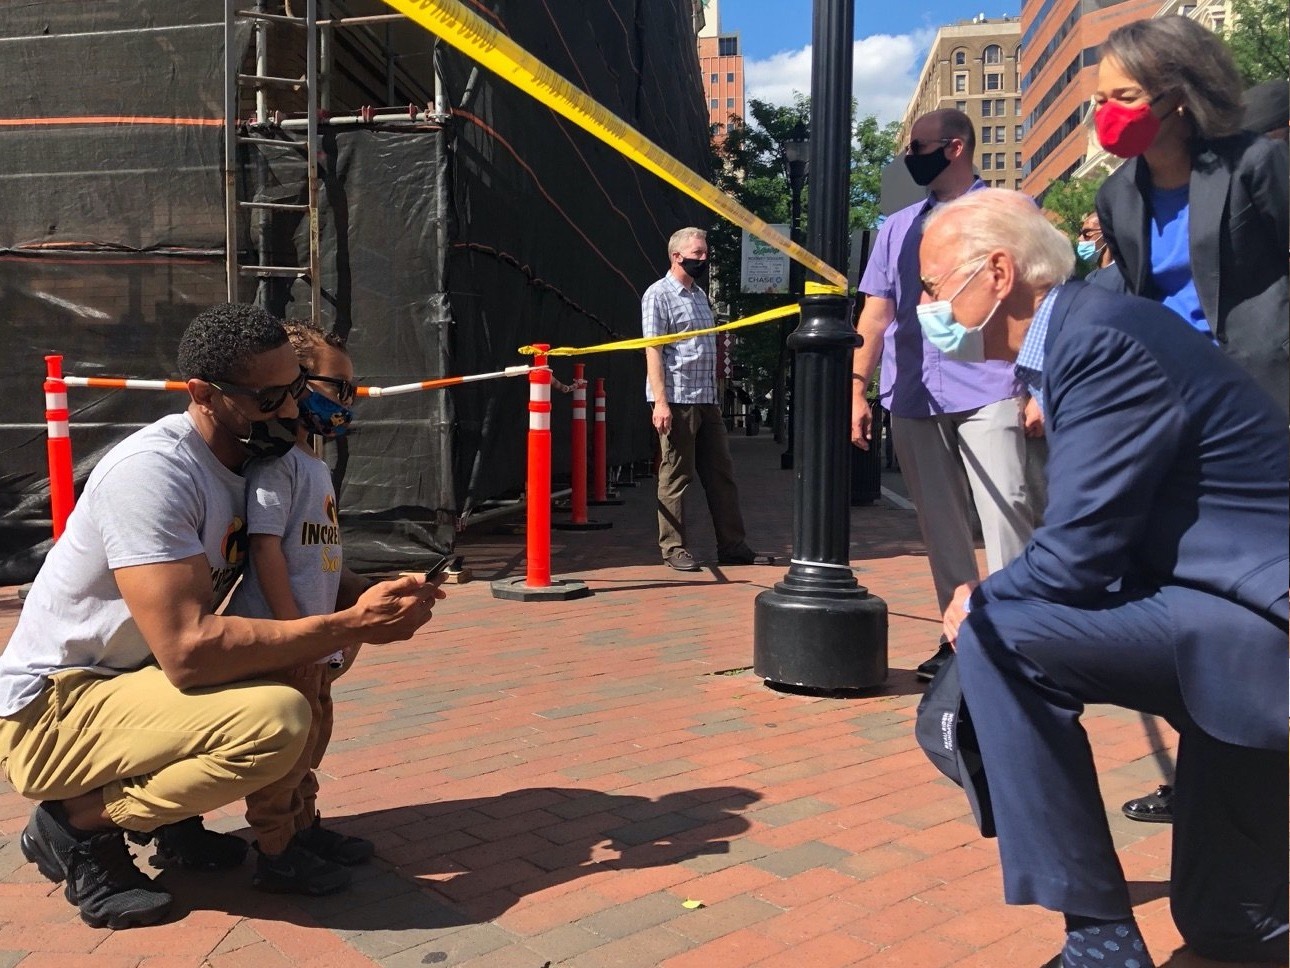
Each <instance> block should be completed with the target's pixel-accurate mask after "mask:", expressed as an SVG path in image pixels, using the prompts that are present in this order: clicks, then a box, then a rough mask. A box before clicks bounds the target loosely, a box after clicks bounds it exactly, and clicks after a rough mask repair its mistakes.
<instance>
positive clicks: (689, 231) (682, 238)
mask: <svg viewBox="0 0 1290 968" xmlns="http://www.w3.org/2000/svg"><path fill="white" fill-rule="evenodd" d="M690 239H701V240H702V241H704V242H706V241H707V240H708V233H707V232H705V231H703V229H696V228H695V227H694V226H692V225H691V226H689V227H688V228H684V229H677V230H676V231H675V232H673V233H672V237H671V238H670V239H668V240H667V257H668V258H669V259H670V258H672V253H673V252H680V251H681V246H683V245H685V243H686V242H687V241H689V240H690Z"/></svg>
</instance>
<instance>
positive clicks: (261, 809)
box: [246, 663, 334, 854]
mask: <svg viewBox="0 0 1290 968" xmlns="http://www.w3.org/2000/svg"><path fill="white" fill-rule="evenodd" d="M333 675H334V672H333V670H331V669H330V668H329V667H328V666H327V665H325V664H323V665H319V664H317V663H313V664H310V665H305V666H297V667H296V668H294V669H286V670H284V671H282V672H280V673H277V674H275V675H274V676H273V677H272V678H273V679H274V680H276V681H278V682H281V683H283V684H285V685H288V686H291V687H292V688H293V689H295V690H297V691H298V692H299V693H300V695H302V696H303V697H304V698H305V700H306V701H307V702H308V703H309V713H310V727H309V735H308V737H307V738H306V739H305V745H304V748H303V749H302V750H301V751H300V756H299V757H297V759H296V762H295V763H294V764H292V767H291V769H289V770H287V772H286V773H285V774H284V775H283V776H282V777H281V778H280V779H277V780H274V781H273V782H272V783H270V784H269V785H268V786H266V787H263V788H261V789H259V790H256V791H255V792H254V793H251V794H248V795H247V798H246V822H247V823H248V824H250V825H251V829H252V830H254V831H255V840H256V843H257V844H258V845H259V848H260V851H261V852H262V853H265V854H280V853H282V852H283V851H284V850H286V849H287V844H289V843H290V842H291V838H292V837H294V836H295V834H296V832H297V831H300V830H304V829H305V828H307V827H309V826H310V825H312V824H313V822H314V812H315V810H316V806H315V803H316V801H317V798H318V778H317V777H316V776H315V775H314V770H316V769H318V766H319V764H320V763H322V758H323V754H324V753H326V752H327V744H328V743H329V742H331V727H332V704H331V680H332V676H333Z"/></svg>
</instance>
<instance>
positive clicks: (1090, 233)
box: [1079, 229, 1102, 239]
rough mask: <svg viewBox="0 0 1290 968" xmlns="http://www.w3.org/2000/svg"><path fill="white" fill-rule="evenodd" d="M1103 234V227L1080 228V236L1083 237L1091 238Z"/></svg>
mask: <svg viewBox="0 0 1290 968" xmlns="http://www.w3.org/2000/svg"><path fill="white" fill-rule="evenodd" d="M1101 234H1102V230H1101V229H1080V230H1079V237H1080V238H1081V239H1091V238H1093V237H1094V236H1098V235H1101Z"/></svg>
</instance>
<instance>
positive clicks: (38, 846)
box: [0, 305, 443, 928]
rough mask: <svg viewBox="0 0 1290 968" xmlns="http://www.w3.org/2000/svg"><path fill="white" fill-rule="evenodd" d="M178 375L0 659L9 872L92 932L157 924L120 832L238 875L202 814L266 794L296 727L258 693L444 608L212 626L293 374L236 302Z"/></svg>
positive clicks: (295, 745)
mask: <svg viewBox="0 0 1290 968" xmlns="http://www.w3.org/2000/svg"><path fill="white" fill-rule="evenodd" d="M179 369H180V371H181V373H182V375H183V377H184V379H185V380H186V381H187V384H188V393H189V397H190V402H189V405H188V409H187V410H186V411H185V412H184V413H179V414H173V415H170V416H167V417H163V418H161V419H160V420H158V421H156V422H155V423H153V424H151V425H149V426H147V427H145V428H144V429H142V430H140V431H138V432H137V433H135V434H133V435H131V436H130V437H128V438H126V439H125V440H124V441H122V442H121V443H120V444H118V445H117V446H116V447H114V448H113V449H112V450H111V451H110V452H109V453H108V454H107V455H106V456H105V457H104V458H103V459H102V460H101V461H100V462H99V464H98V466H97V467H96V468H95V469H94V472H93V473H92V474H91V475H90V477H89V480H88V481H87V482H86V485H85V490H84V493H83V494H82V495H81V498H80V500H79V501H78V502H77V505H76V508H75V510H73V512H72V514H71V517H70V518H69V519H68V522H67V530H66V531H65V532H64V534H63V535H62V537H60V538H59V540H58V542H57V543H56V544H55V545H54V547H53V548H52V550H51V551H50V553H49V556H48V557H47V558H46V560H45V563H44V566H43V567H42V568H41V570H40V573H39V574H38V575H37V576H36V581H35V583H34V584H33V586H32V588H31V592H30V593H29V594H28V596H27V599H26V602H25V603H24V605H23V610H22V615H21V617H20V618H19V620H18V625H17V628H15V629H14V632H13V635H12V637H11V638H10V640H9V644H8V646H7V647H6V649H5V651H4V653H3V655H2V656H0V764H3V767H4V770H5V774H6V776H7V777H8V779H9V782H10V783H11V784H13V786H14V788H15V789H16V790H17V791H18V792H19V793H20V794H22V795H23V796H25V797H30V798H31V799H34V800H39V801H41V803H40V804H39V805H38V806H37V807H36V809H35V811H34V812H33V813H32V817H31V821H30V822H29V823H28V824H27V828H26V830H24V831H23V833H22V836H21V839H20V844H21V848H22V852H23V855H24V856H25V857H26V858H27V859H28V860H29V861H31V862H32V863H34V864H35V865H36V866H37V868H38V869H39V870H40V872H41V873H42V874H43V875H45V877H47V878H49V879H50V880H52V881H55V882H61V881H64V880H66V882H67V887H66V895H67V899H68V900H69V901H71V902H72V903H73V904H75V905H77V906H78V907H79V908H80V912H81V917H82V919H84V920H85V921H86V922H87V923H88V924H90V925H92V926H94V927H104V926H106V927H109V928H128V927H133V926H136V925H145V924H155V923H157V922H158V921H160V920H162V919H163V918H165V917H166V915H167V913H168V912H169V909H170V904H171V897H170V895H169V894H168V893H167V892H166V891H164V890H162V889H161V888H160V887H158V886H157V885H156V884H155V883H154V882H153V881H152V880H151V879H150V878H148V877H147V876H145V875H144V874H143V873H142V872H140V871H139V869H138V868H137V867H136V866H135V865H134V862H133V860H132V858H131V856H130V853H129V851H128V850H127V848H126V844H125V839H124V833H125V831H131V832H136V833H138V832H152V833H153V834H154V836H156V837H157V839H158V842H159V844H160V845H162V846H166V844H167V838H169V839H170V841H171V843H170V847H171V848H172V849H178V850H185V849H187V850H205V851H207V852H210V853H213V854H215V855H217V856H220V857H222V858H224V859H227V860H230V861H231V862H233V863H237V862H240V861H241V859H242V855H243V854H244V853H245V849H246V847H245V843H241V844H240V846H239V845H238V844H231V843H230V842H231V841H236V840H238V838H234V837H232V836H231V835H224V834H217V833H214V832H211V831H207V830H206V829H205V828H204V827H202V825H201V820H200V817H201V814H203V813H205V812H206V811H208V810H213V809H215V808H217V807H221V806H224V805H225V804H228V803H232V802H234V801H236V800H241V799H242V798H243V797H245V796H246V795H247V794H248V793H251V792H252V791H254V790H257V789H259V788H261V787H263V786H264V785H265V784H267V783H270V782H272V781H274V780H276V779H277V778H278V777H280V776H282V775H283V774H284V773H285V772H286V771H287V770H288V769H290V768H291V766H292V764H293V763H294V762H295V761H296V759H297V757H298V756H299V754H300V751H301V749H302V747H303V745H304V742H305V737H306V735H307V733H308V730H309V724H310V712H309V704H308V703H307V702H306V701H305V699H304V697H303V696H301V695H300V693H299V692H297V691H296V690H295V689H292V688H291V687H290V686H285V685H281V684H278V683H272V682H266V681H261V679H260V677H261V676H264V675H265V674H266V673H269V672H272V671H273V670H275V669H277V668H279V667H282V666H289V665H299V664H301V663H306V662H311V661H314V660H316V659H321V658H323V657H324V656H327V655H330V654H331V653H333V652H336V651H337V650H339V649H343V648H349V647H353V646H357V645H358V644H359V643H362V642H369V643H386V642H397V641H401V640H403V639H406V638H408V637H409V636H411V635H412V634H413V633H414V632H416V631H417V629H419V628H420V627H421V626H422V625H424V624H425V623H426V622H427V621H428V620H429V619H430V615H431V610H432V609H433V607H434V602H435V600H436V599H437V598H442V597H443V593H442V592H440V591H439V590H438V588H437V586H436V585H435V584H427V583H426V582H425V581H424V580H422V579H420V578H402V579H399V580H397V581H392V582H384V583H381V584H376V585H372V586H371V587H367V582H366V581H365V580H364V579H362V578H360V577H358V576H357V575H354V574H352V573H350V574H346V575H345V578H344V580H343V581H342V583H341V590H340V595H339V601H338V607H339V609H340V610H339V611H337V612H335V613H333V614H330V615H319V616H314V617H311V618H305V619H299V620H295V621H289V622H279V621H271V620H259V619H245V618H232V617H225V616H220V615H215V614H213V609H214V608H215V607H217V606H218V605H219V603H220V602H221V601H222V600H223V598H224V597H225V595H226V594H227V593H228V590H229V588H230V587H231V585H232V583H233V580H234V579H235V578H236V576H237V574H238V572H239V570H240V567H241V565H242V563H243V560H244V558H245V555H246V547H247V545H246V541H247V538H246V497H245V491H246V482H245V480H244V479H243V478H242V476H241V475H240V473H239V471H240V470H241V469H242V467H243V466H244V465H245V464H246V463H247V462H248V461H251V460H276V459H278V458H279V457H281V456H282V455H283V454H285V453H286V452H287V451H289V450H290V449H291V448H292V447H294V446H295V441H296V435H295V429H294V422H295V418H296V416H297V410H296V397H297V396H299V395H300V394H302V393H303V392H304V391H305V388H306V376H307V374H306V373H305V371H304V370H303V369H302V368H301V367H300V365H299V363H298V362H297V360H296V354H295V351H294V350H293V349H292V348H291V345H290V344H289V343H288V341H287V334H286V331H285V330H284V329H283V326H282V323H281V322H280V321H279V320H277V319H275V318H274V317H273V316H270V315H269V314H268V313H266V312H264V311H263V310H261V309H258V308H256V307H254V306H244V305H223V306H216V307H215V308H213V309H210V310H208V311H206V312H204V313H202V314H201V315H199V316H197V317H196V318H195V319H194V320H193V322H192V323H191V324H190V325H189V326H188V328H187V330H186V331H185V333H184V336H183V339H182V341H181V343H180V347H179ZM234 848H236V849H234ZM214 866H221V865H220V864H216V865H214Z"/></svg>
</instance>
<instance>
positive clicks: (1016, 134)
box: [1012, 124, 1026, 141]
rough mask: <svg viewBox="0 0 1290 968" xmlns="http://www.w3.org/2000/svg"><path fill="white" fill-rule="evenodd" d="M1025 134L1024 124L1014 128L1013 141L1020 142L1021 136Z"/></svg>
mask: <svg viewBox="0 0 1290 968" xmlns="http://www.w3.org/2000/svg"><path fill="white" fill-rule="evenodd" d="M1025 133H1026V126H1025V125H1024V124H1018V125H1016V126H1014V127H1013V129H1012V140H1013V141H1020V140H1021V136H1022V135H1024V134H1025Z"/></svg>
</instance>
